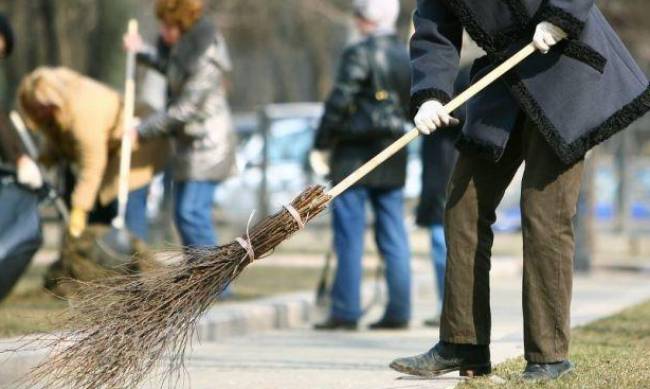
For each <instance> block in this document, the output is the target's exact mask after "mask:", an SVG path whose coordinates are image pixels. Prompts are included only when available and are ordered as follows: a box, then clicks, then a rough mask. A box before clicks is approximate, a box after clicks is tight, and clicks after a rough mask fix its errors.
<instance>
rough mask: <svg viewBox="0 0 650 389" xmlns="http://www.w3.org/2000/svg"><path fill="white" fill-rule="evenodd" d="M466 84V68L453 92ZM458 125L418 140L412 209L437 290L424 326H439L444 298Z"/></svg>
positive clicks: (462, 111) (462, 110) (461, 110)
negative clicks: (425, 236) (425, 234)
mask: <svg viewBox="0 0 650 389" xmlns="http://www.w3.org/2000/svg"><path fill="white" fill-rule="evenodd" d="M468 85H469V68H467V67H466V68H464V69H462V70H461V72H460V73H459V75H458V78H457V80H456V85H455V86H454V90H455V91H456V92H457V93H460V92H462V91H463V90H465V88H466V87H467V86H468ZM454 116H455V117H457V118H458V119H459V120H460V121H461V122H463V121H464V119H465V106H463V107H461V108H459V109H458V110H456V112H455V113H454ZM461 129H462V124H461V125H457V126H452V127H448V128H442V129H440V131H436V132H435V133H434V134H431V136H427V137H424V139H422V149H421V154H420V155H421V158H422V192H421V194H420V201H419V203H418V206H417V210H416V219H415V222H416V224H417V225H418V226H420V227H422V228H427V229H429V234H430V241H431V263H432V264H433V270H434V276H435V279H436V282H435V284H436V291H437V298H438V304H437V308H436V309H437V312H436V314H435V316H433V317H431V318H429V319H427V320H425V322H424V325H426V326H428V327H437V326H439V325H440V314H441V313H442V303H443V301H444V296H445V272H446V270H447V243H446V241H445V228H444V211H445V204H446V202H447V185H448V184H449V179H450V178H451V173H452V171H453V169H454V166H455V165H456V160H457V159H458V151H457V150H456V147H455V143H456V140H457V139H458V136H459V135H460V130H461Z"/></svg>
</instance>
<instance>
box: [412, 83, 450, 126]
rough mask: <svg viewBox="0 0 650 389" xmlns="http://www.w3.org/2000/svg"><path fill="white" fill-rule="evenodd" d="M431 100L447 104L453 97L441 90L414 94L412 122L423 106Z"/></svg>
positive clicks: (426, 90)
mask: <svg viewBox="0 0 650 389" xmlns="http://www.w3.org/2000/svg"><path fill="white" fill-rule="evenodd" d="M429 100H438V101H439V102H441V103H442V104H447V103H449V102H450V101H451V96H449V94H448V93H447V92H445V91H443V90H441V89H433V88H432V89H422V90H419V91H417V92H414V93H413V95H411V116H410V117H411V120H413V118H415V115H417V113H418V110H419V109H420V107H421V106H422V104H424V103H426V102H427V101H429Z"/></svg>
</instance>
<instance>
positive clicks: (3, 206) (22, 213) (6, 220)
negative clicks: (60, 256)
mask: <svg viewBox="0 0 650 389" xmlns="http://www.w3.org/2000/svg"><path fill="white" fill-rule="evenodd" d="M40 200H41V199H40V196H39V194H38V193H36V192H33V191H30V190H29V189H26V188H24V187H21V186H19V185H18V184H17V183H16V182H15V178H14V177H13V176H12V175H10V174H7V173H6V171H5V172H0V301H2V300H3V299H4V298H5V297H7V295H8V294H9V293H10V292H11V290H12V289H13V287H14V285H15V284H16V283H17V282H18V280H19V279H20V277H21V276H22V275H23V273H24V272H25V270H26V269H27V267H28V266H29V264H30V263H31V261H32V258H33V257H34V254H36V251H38V249H39V248H40V247H41V244H42V242H43V234H42V230H41V217H40V215H39V211H38V205H39V202H40Z"/></svg>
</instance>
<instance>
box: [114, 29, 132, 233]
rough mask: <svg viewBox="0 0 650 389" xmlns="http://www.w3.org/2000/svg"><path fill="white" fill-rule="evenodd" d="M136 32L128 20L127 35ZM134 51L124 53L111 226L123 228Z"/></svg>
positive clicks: (127, 192) (130, 146)
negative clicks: (114, 213) (114, 208)
mask: <svg viewBox="0 0 650 389" xmlns="http://www.w3.org/2000/svg"><path fill="white" fill-rule="evenodd" d="M137 33H138V21H137V20H135V19H131V20H129V29H128V34H129V35H135V34H137ZM135 54H136V53H135V52H134V51H131V50H129V51H127V55H126V84H125V86H124V107H123V109H122V148H121V151H120V175H119V182H118V195H117V216H116V217H115V219H114V220H113V227H115V228H117V229H123V228H124V227H125V224H126V221H125V218H126V205H127V202H128V199H129V172H130V170H131V152H132V151H133V141H132V138H131V132H130V131H131V129H132V128H133V124H134V123H133V116H134V112H135Z"/></svg>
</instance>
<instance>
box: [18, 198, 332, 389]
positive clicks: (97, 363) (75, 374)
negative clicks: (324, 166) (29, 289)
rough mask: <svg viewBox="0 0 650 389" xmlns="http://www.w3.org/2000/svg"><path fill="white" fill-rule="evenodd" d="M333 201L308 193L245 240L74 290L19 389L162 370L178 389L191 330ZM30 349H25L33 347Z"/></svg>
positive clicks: (90, 388) (85, 387) (86, 388)
mask: <svg viewBox="0 0 650 389" xmlns="http://www.w3.org/2000/svg"><path fill="white" fill-rule="evenodd" d="M330 201H331V197H330V196H329V195H328V194H326V193H325V189H324V188H323V187H320V186H318V187H312V188H309V189H307V190H305V191H304V192H303V193H301V194H300V195H299V196H298V197H297V198H296V199H294V200H293V201H292V202H291V208H293V209H294V210H295V211H296V212H295V213H296V214H297V215H298V216H299V219H300V221H301V222H302V223H298V220H297V218H296V217H295V215H294V212H292V211H290V210H289V209H287V208H284V209H282V210H281V211H280V212H278V213H277V214H275V215H273V216H269V217H266V218H264V219H262V220H261V221H260V222H258V223H257V224H255V225H254V226H252V227H250V228H249V229H247V234H246V239H244V238H239V239H238V240H235V241H233V242H231V243H228V244H225V245H223V246H220V247H213V248H201V249H197V248H185V249H179V250H172V251H168V252H165V253H162V256H164V257H166V259H167V261H166V263H167V264H165V265H160V267H159V268H158V269H155V270H153V271H151V272H147V273H141V274H137V275H128V276H123V277H118V278H112V279H109V280H105V281H103V282H101V283H77V287H78V295H77V298H76V299H75V300H74V301H73V302H72V303H71V306H70V310H69V312H68V314H67V316H66V317H65V319H64V322H63V323H62V326H61V328H63V329H64V331H63V332H62V333H61V334H55V335H44V336H42V337H41V339H40V340H41V341H44V342H46V343H47V346H48V348H49V349H50V350H51V352H50V356H49V358H48V359H47V360H45V361H44V362H43V363H41V364H40V365H39V366H37V367H36V368H35V369H34V370H33V372H32V375H31V376H30V377H29V378H28V383H27V384H24V385H23V387H25V388H32V387H47V388H52V389H63V388H66V389H67V388H75V389H77V388H78V389H95V388H110V389H132V388H136V387H138V386H139V384H141V383H142V382H143V381H144V380H145V379H146V377H147V376H148V375H149V374H150V373H152V372H153V371H155V370H157V369H159V368H160V369H161V379H162V383H161V385H163V386H164V385H167V386H168V387H173V388H177V387H180V386H182V383H183V382H184V381H183V379H182V378H183V377H184V374H182V373H183V372H184V371H185V370H184V366H185V365H184V361H185V360H184V357H185V351H186V349H187V346H188V345H189V342H190V340H191V339H192V338H193V337H194V335H195V329H196V324H197V322H198V320H199V319H200V318H201V316H202V315H203V313H204V312H205V311H206V310H207V309H209V308H210V306H211V305H212V303H213V302H214V301H215V299H216V297H217V296H218V295H219V294H220V293H221V292H222V291H223V290H224V289H225V288H226V287H227V286H228V285H229V284H230V283H231V282H232V281H233V280H234V279H235V278H237V277H238V276H239V274H241V272H242V271H243V270H244V269H245V267H246V266H248V265H249V264H251V263H252V262H254V261H255V260H256V258H257V259H259V258H264V256H265V255H267V254H268V253H270V252H271V251H272V250H273V249H274V248H275V247H277V246H278V245H279V244H280V243H281V242H282V241H284V240H286V239H288V238H289V237H291V235H293V234H294V233H295V232H297V231H299V230H300V229H302V228H303V226H304V224H305V223H308V222H309V221H310V220H311V219H313V218H314V217H316V216H317V215H318V214H320V213H321V212H322V211H323V210H324V209H325V208H326V206H327V204H328V203H329V202H330ZM34 344H35V343H31V345H34Z"/></svg>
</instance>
